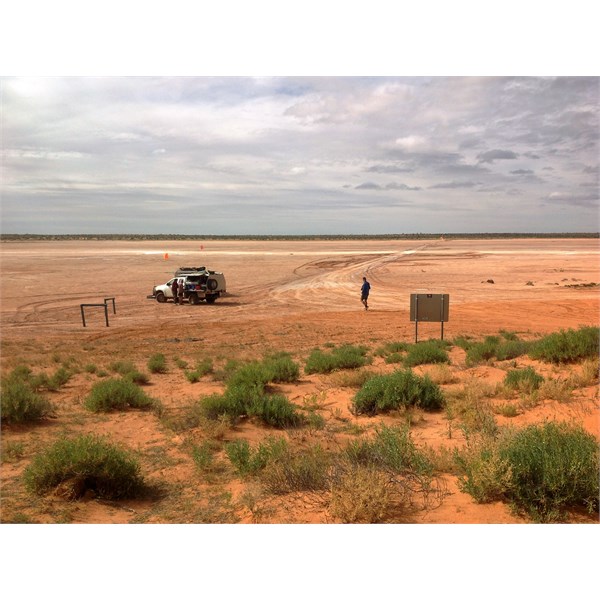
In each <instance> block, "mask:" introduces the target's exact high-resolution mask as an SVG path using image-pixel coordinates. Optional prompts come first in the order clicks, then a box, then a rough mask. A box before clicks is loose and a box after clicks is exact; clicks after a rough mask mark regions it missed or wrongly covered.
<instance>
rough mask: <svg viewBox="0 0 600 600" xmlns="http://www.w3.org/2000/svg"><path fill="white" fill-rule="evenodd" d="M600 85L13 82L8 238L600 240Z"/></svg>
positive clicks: (400, 80)
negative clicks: (535, 235)
mask: <svg viewBox="0 0 600 600" xmlns="http://www.w3.org/2000/svg"><path fill="white" fill-rule="evenodd" d="M599 85H600V78H597V77H558V78H554V77H513V78H511V77H444V76H437V77H389V78H388V77H326V76H321V77H312V78H311V77H271V78H252V77H232V76H230V77H42V78H36V77H4V78H2V80H1V86H2V134H3V141H2V169H3V173H2V188H3V189H2V213H1V218H2V232H3V233H57V234H60V233H182V234H200V235H202V234H327V233H334V234H343V233H349V234H352V233H354V234H361V233H366V234H377V233H414V232H422V233H427V232H431V233H438V232H447V233H450V232H473V233H474V232H589V231H598V230H599V228H600V226H599V221H598V215H599V213H598V209H599V202H598V189H599V164H598V159H599V101H600V94H599V90H600V87H599Z"/></svg>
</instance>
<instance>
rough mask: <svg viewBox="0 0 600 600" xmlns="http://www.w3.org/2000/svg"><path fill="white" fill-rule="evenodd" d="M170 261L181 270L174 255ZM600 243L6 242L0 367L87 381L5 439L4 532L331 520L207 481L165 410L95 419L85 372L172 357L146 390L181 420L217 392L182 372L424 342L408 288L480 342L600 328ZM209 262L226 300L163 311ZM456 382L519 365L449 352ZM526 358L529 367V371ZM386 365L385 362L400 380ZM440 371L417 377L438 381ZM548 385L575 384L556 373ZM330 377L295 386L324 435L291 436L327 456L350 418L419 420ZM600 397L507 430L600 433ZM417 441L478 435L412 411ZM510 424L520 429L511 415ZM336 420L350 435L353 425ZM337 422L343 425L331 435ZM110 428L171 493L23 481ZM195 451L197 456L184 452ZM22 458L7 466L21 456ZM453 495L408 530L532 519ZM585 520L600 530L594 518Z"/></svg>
mask: <svg viewBox="0 0 600 600" xmlns="http://www.w3.org/2000/svg"><path fill="white" fill-rule="evenodd" d="M166 254H168V258H166ZM599 258H600V248H599V244H598V240H593V239H552V240H549V239H519V240H508V239H507V240H469V241H465V240H444V239H439V240H433V241H432V240H426V241H425V240H424V241H355V240H352V241H331V242H325V241H294V242H292V241H288V242H276V241H271V242H251V241H206V242H189V241H181V242H163V241H160V242H156V241H147V242H139V241H136V242H107V241H98V242H92V241H64V242H58V241H55V242H10V243H9V242H3V243H1V244H0V260H1V263H0V270H1V290H0V317H1V336H2V340H1V341H2V355H1V361H2V372H3V374H5V373H7V372H8V371H9V370H10V369H12V368H14V367H15V366H17V365H19V364H28V365H29V366H31V368H32V369H33V370H34V371H36V370H44V371H47V372H52V370H53V369H56V368H57V366H59V365H60V364H64V363H65V362H69V361H71V363H72V364H77V365H79V366H80V372H79V373H78V374H77V375H76V376H74V377H73V378H72V379H71V381H69V383H68V384H67V385H66V386H65V387H64V388H61V389H60V390H59V391H58V392H54V393H53V394H52V400H53V402H55V403H56V405H57V407H58V409H57V415H56V417H55V418H54V419H52V420H50V421H49V422H46V423H44V424H42V425H36V426H27V427H25V426H21V427H17V426H3V428H2V449H3V457H4V458H3V461H2V475H1V481H2V512H1V519H2V521H3V522H15V521H22V520H30V521H33V522H41V523H55V522H74V523H131V522H148V523H152V522H166V523H180V522H182V523H187V522H205V521H215V522H229V521H232V522H246V523H251V522H270V523H330V522H335V520H334V519H332V518H331V516H330V515H329V514H328V511H327V507H326V504H325V503H324V502H323V501H322V499H321V498H314V497H310V496H306V495H287V496H284V497H278V498H265V497H264V494H263V492H261V491H260V490H259V489H257V488H256V486H255V485H254V484H253V483H248V482H246V481H243V480H240V479H237V478H235V477H228V478H224V477H223V476H220V475H218V474H217V475H215V474H212V475H210V476H208V475H206V474H202V473H199V472H198V471H197V470H195V469H194V465H193V461H192V460H191V458H190V453H189V450H187V448H188V445H189V442H190V438H189V436H186V435H179V434H175V433H173V432H171V431H168V430H167V429H165V428H164V427H163V426H162V425H161V424H160V422H159V421H158V419H157V417H156V415H154V414H149V413H139V412H136V411H129V412H125V413H111V414H110V415H108V416H107V415H102V416H98V415H93V414H91V413H89V412H87V411H85V410H84V409H83V407H82V405H81V403H82V399H83V398H84V397H85V396H86V395H87V394H88V393H89V390H90V388H91V386H92V385H93V384H94V383H95V381H97V380H98V376H97V375H95V374H92V373H90V372H86V371H85V369H84V368H83V367H84V365H89V364H94V365H97V367H98V368H104V369H106V368H107V367H108V365H109V364H110V363H111V362H112V361H115V360H131V361H133V362H135V363H136V365H137V366H138V367H139V368H140V369H141V370H146V367H145V365H146V363H147V360H148V358H149V357H150V356H151V355H152V354H153V353H155V352H162V353H164V354H165V355H166V356H167V359H168V361H169V372H168V373H166V374H164V375H152V376H151V381H150V385H149V386H147V392H148V393H149V394H150V395H151V396H153V397H156V398H158V399H160V400H161V402H162V403H163V404H164V406H165V407H166V408H167V409H168V410H174V411H175V410H178V409H181V408H182V407H184V406H187V405H189V404H190V403H191V402H193V401H195V400H197V399H198V398H200V397H201V396H203V395H206V394H210V393H213V392H220V391H222V389H223V386H222V383H221V382H219V381H216V380H214V379H212V378H211V377H210V376H209V377H205V378H203V379H202V380H201V381H200V382H198V383H195V384H191V383H189V382H188V381H187V379H186V378H185V377H184V373H183V371H182V370H181V369H179V368H178V367H177V366H175V360H176V359H180V360H186V361H187V362H189V363H193V362H194V360H196V359H198V358H200V357H211V358H213V359H214V360H215V361H216V363H219V361H221V362H223V361H225V360H227V359H229V358H235V359H240V360H243V359H255V358H261V357H262V356H264V355H265V354H266V353H268V352H273V351H279V350H283V351H287V352H291V353H292V354H293V356H294V358H296V359H297V360H298V361H299V362H300V363H301V364H303V360H304V359H305V358H306V356H307V355H308V353H309V352H310V350H311V349H313V348H315V347H317V346H318V347H321V348H324V346H325V344H336V345H338V344H342V343H350V344H364V345H366V346H368V347H369V348H371V349H375V348H377V347H378V346H381V345H382V344H384V343H387V342H391V341H406V342H411V343H412V342H414V340H415V324H414V323H412V322H411V321H410V318H409V300H410V294H412V293H422V292H428V293H447V294H449V297H450V317H449V321H448V322H447V323H445V325H444V338H445V339H448V340H452V339H453V338H456V337H458V336H472V337H475V338H482V337H483V336H485V335H489V334H498V332H500V331H510V332H515V333H517V334H518V335H519V336H520V337H522V338H523V339H532V338H535V337H538V336H540V335H542V334H545V333H551V332H554V331H558V330H560V329H567V328H578V327H579V326H582V325H597V324H598V317H599V306H600V305H599V298H600V296H599V289H600V288H599V287H598V284H599V283H600V263H599ZM184 265H185V266H188V265H189V266H198V265H205V266H207V267H209V268H211V269H214V270H218V271H222V272H223V273H224V274H225V276H226V279H227V294H226V295H225V296H224V297H223V298H220V299H219V300H217V302H216V303H215V304H214V305H210V306H209V305H206V304H204V303H202V304H200V305H198V306H191V305H188V304H185V305H183V306H176V305H174V304H173V303H171V302H169V303H167V304H159V303H157V302H155V301H154V300H152V299H148V298H147V295H148V294H150V293H151V291H152V287H153V285H155V284H160V283H164V282H166V281H167V280H168V279H169V278H170V277H171V276H172V274H173V272H174V271H175V269H176V268H177V267H179V266H184ZM363 276H366V277H367V278H368V279H369V281H370V283H371V286H372V290H371V297H370V301H369V304H370V309H369V310H368V311H365V310H364V309H363V307H362V305H361V304H360V301H359V290H360V285H361V280H362V277H363ZM113 297H114V298H115V307H116V313H114V314H113V311H112V306H111V307H110V310H109V322H110V326H109V327H106V325H105V322H104V313H103V311H102V310H101V309H97V310H96V311H94V310H93V309H92V311H89V310H88V312H87V313H86V315H87V326H86V327H83V326H82V320H81V311H80V304H82V303H99V302H100V303H101V302H103V301H104V299H105V298H113ZM440 334H441V328H440V324H439V323H420V324H419V329H418V336H419V340H423V339H428V338H439V337H440ZM451 358H452V363H451V366H452V370H453V371H454V372H455V373H456V376H457V377H458V380H459V381H461V382H462V381H466V380H473V379H479V380H481V381H486V382H489V383H497V382H499V381H501V380H502V378H503V376H504V375H505V372H506V366H503V365H491V366H480V367H476V368H471V369H468V368H466V366H465V364H464V353H463V352H462V351H461V350H460V349H458V348H453V350H452V354H451ZM526 360H527V359H523V360H522V361H521V362H520V364H525V362H526ZM388 367H389V365H385V364H384V363H383V361H382V360H379V361H377V360H375V362H374V363H373V365H372V368H373V369H375V370H377V371H380V372H385V370H386V369H388V370H389V368H388ZM428 368H429V367H419V368H418V369H417V370H419V371H420V372H426V371H427V369H428ZM536 369H538V370H539V371H540V372H541V373H542V374H554V375H556V376H559V377H562V376H565V377H566V376H567V375H568V373H567V372H559V373H557V371H556V368H555V367H552V366H549V365H536ZM335 375H336V374H333V375H331V376H322V375H311V376H306V375H303V376H302V377H301V379H300V381H299V382H298V383H297V384H294V385H286V386H281V391H282V392H283V393H285V394H286V395H287V396H288V398H289V399H290V400H291V401H292V402H294V403H295V404H297V405H298V406H300V407H302V406H303V405H304V406H305V405H306V404H307V402H309V401H312V402H313V403H314V402H318V403H319V412H320V413H321V414H322V415H323V416H324V417H325V418H326V422H327V423H328V426H327V427H326V428H325V430H324V431H323V432H314V431H309V432H306V431H304V432H301V433H298V432H295V433H292V434H286V435H288V437H290V439H291V441H292V442H294V443H297V444H298V445H303V444H304V445H307V444H310V443H313V442H316V441H318V442H319V443H323V444H324V445H329V446H331V447H333V446H335V444H339V443H340V442H341V441H343V440H344V439H348V438H349V437H351V435H350V434H347V433H339V434H338V433H336V432H338V431H339V428H337V429H336V428H334V427H333V425H334V424H336V422H339V423H344V424H346V425H348V426H350V425H352V426H355V427H356V428H359V429H360V428H362V429H363V430H364V431H369V430H372V429H373V427H374V425H375V424H376V422H385V423H387V424H398V423H400V422H404V419H405V417H404V416H399V415H395V416H394V415H392V416H389V415H388V416H386V417H385V418H382V419H374V418H369V417H355V416H353V415H352V414H351V413H350V412H349V410H348V406H349V403H350V399H351V398H352V395H353V394H354V393H355V390H352V389H350V388H347V387H344V386H343V385H340V383H339V380H336V378H335ZM598 414H599V413H598V394H597V390H596V388H595V386H594V387H592V388H588V389H583V390H577V392H576V393H575V396H574V397H573V399H572V401H570V402H568V403H564V402H563V403H557V402H553V401H550V400H548V401H543V402H541V403H540V404H538V405H537V406H535V407H532V408H531V410H527V411H523V412H522V413H521V414H519V416H517V417H514V418H512V419H510V422H511V423H512V424H514V425H517V426H519V425H524V424H527V423H531V422H542V421H544V420H546V419H559V420H571V421H576V422H579V423H582V424H583V425H584V426H585V427H586V429H587V430H588V431H591V432H592V433H594V434H595V435H597V436H599V437H600V435H599V430H600V428H599V420H598ZM413 421H414V422H413V423H412V435H413V439H414V440H415V441H416V442H417V443H418V444H422V445H427V446H429V447H431V448H435V449H438V450H440V449H442V450H444V449H446V450H448V451H451V450H452V449H453V448H455V447H460V446H461V444H464V439H463V438H461V436H460V435H459V434H458V433H457V432H456V431H455V432H454V435H452V431H451V424H449V422H448V420H447V419H446V418H445V415H444V414H443V413H440V414H424V413H423V414H419V415H416V417H415V415H413ZM497 421H498V423H499V424H504V423H507V422H508V421H509V419H508V418H506V417H502V416H501V415H498V417H497ZM339 423H338V424H339ZM329 424H332V427H331V428H329ZM91 431H93V432H96V433H101V434H106V435H108V436H110V437H111V438H114V439H115V440H116V441H118V442H120V443H123V444H125V445H127V446H129V447H131V448H132V449H134V450H136V451H137V452H139V454H140V456H141V457H142V463H143V466H144V469H145V474H146V475H147V476H148V477H149V478H150V480H152V481H157V482H166V485H167V486H168V488H169V490H170V491H169V494H167V496H166V497H161V498H159V499H153V500H148V501H136V502H128V503H124V504H121V503H105V502H101V501H99V500H97V499H94V498H86V499H84V500H82V501H78V502H68V501H66V500H65V499H63V498H59V497H54V496H52V497H47V498H42V499H39V498H31V497H30V496H28V495H27V494H26V492H25V490H24V487H23V485H22V480H21V476H22V473H23V470H24V469H25V467H26V466H27V464H28V463H29V461H30V460H31V458H32V456H33V455H34V454H35V453H36V452H37V451H38V450H39V449H40V448H42V447H44V445H45V444H47V443H49V442H50V441H52V440H53V439H55V438H56V437H58V436H59V435H62V434H64V433H67V434H75V433H81V432H91ZM271 434H273V431H269V430H265V428H264V427H261V426H260V425H257V424H256V423H250V422H248V423H243V424H242V425H240V426H238V427H236V428H235V429H231V430H228V431H226V432H225V433H224V434H223V437H222V438H221V439H220V441H221V442H222V441H227V440H230V439H235V438H244V439H248V440H250V441H251V443H255V442H258V441H260V440H262V439H264V437H265V436H266V435H271ZM186 444H188V445H186ZM15 445H20V447H21V448H22V452H21V453H20V454H21V455H20V456H19V457H18V458H15V459H8V458H6V457H7V451H6V450H7V448H9V447H11V448H14V447H15ZM444 485H445V487H446V492H447V493H446V494H445V496H444V497H443V499H442V500H441V502H437V503H435V504H432V505H429V506H426V507H421V508H420V509H419V510H415V511H412V512H410V514H406V515H405V516H404V517H403V518H404V519H405V520H406V522H411V523H522V522H525V521H524V520H523V519H522V518H521V517H517V516H515V515H514V514H513V513H511V511H510V510H509V508H508V507H507V506H505V505H503V504H501V503H492V504H476V503H475V502H474V501H473V500H472V498H471V497H470V496H468V495H466V494H464V493H462V492H461V491H460V490H459V489H458V486H457V480H456V477H454V476H452V475H450V474H446V475H444ZM574 519H575V520H583V521H585V522H589V518H587V517H585V516H574Z"/></svg>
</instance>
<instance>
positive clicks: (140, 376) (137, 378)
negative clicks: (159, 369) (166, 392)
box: [123, 369, 150, 385]
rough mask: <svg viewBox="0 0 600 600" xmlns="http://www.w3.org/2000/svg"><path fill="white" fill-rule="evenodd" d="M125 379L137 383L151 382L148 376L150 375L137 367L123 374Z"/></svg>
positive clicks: (145, 383)
mask: <svg viewBox="0 0 600 600" xmlns="http://www.w3.org/2000/svg"><path fill="white" fill-rule="evenodd" d="M123 379H126V380H127V381H131V382H132V383H135V384H136V385H148V384H149V383H150V378H149V377H148V375H147V374H146V373H142V372H141V371H138V370H136V369H134V370H133V371H129V373H126V374H125V375H123Z"/></svg>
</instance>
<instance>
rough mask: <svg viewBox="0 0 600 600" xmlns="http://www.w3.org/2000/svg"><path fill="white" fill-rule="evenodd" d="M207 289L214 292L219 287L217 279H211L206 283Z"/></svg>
mask: <svg viewBox="0 0 600 600" xmlns="http://www.w3.org/2000/svg"><path fill="white" fill-rule="evenodd" d="M206 287H207V288H208V289H209V290H212V291H213V292H214V291H215V290H216V289H217V288H218V287H219V282H218V281H217V280H216V279H209V280H208V281H207V282H206ZM207 300H208V298H207Z"/></svg>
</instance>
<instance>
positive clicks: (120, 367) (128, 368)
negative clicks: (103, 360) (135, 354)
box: [108, 360, 137, 375]
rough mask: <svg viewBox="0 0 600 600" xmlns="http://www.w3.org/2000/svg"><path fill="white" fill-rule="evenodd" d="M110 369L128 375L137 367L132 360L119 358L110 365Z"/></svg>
mask: <svg viewBox="0 0 600 600" xmlns="http://www.w3.org/2000/svg"><path fill="white" fill-rule="evenodd" d="M108 370H109V371H111V372H113V373H117V374H119V375H127V374H128V373H131V372H133V371H136V370H137V369H136V366H135V365H134V364H133V362H131V361H130V360H117V361H114V362H111V363H110V364H109V365H108Z"/></svg>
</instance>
